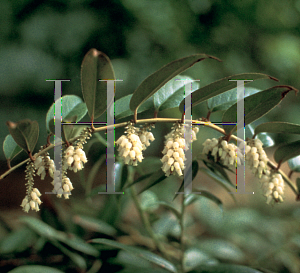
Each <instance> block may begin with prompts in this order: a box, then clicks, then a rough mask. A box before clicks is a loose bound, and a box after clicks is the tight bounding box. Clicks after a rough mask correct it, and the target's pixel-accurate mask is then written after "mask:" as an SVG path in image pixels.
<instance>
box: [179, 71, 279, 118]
mask: <svg viewBox="0 0 300 273" xmlns="http://www.w3.org/2000/svg"><path fill="white" fill-rule="evenodd" d="M239 79H241V80H245V79H249V80H253V81H255V80H259V79H272V80H275V81H278V80H277V79H275V78H273V77H271V76H269V75H265V74H261V73H243V74H237V75H233V76H229V77H226V78H223V79H220V80H218V81H215V82H213V83H210V84H208V85H206V86H204V87H201V88H199V89H198V90H196V91H195V92H193V105H192V106H193V107H194V106H196V105H197V104H199V103H201V102H203V101H206V100H208V99H210V98H212V97H214V96H217V95H219V94H222V93H224V92H226V91H229V90H231V89H233V88H235V87H237V82H236V81H229V80H239ZM247 83H249V82H245V84H247ZM179 110H180V112H181V113H183V112H184V100H183V101H182V102H181V103H180V105H179Z"/></svg>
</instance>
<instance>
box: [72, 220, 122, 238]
mask: <svg viewBox="0 0 300 273" xmlns="http://www.w3.org/2000/svg"><path fill="white" fill-rule="evenodd" d="M73 221H74V223H75V224H77V225H79V226H81V227H82V228H84V229H86V230H90V231H94V232H99V233H102V234H106V235H109V236H115V235H116V234H117V230H116V229H115V228H114V227H113V226H111V225H109V224H107V223H106V222H104V221H102V220H100V219H97V218H92V217H89V216H85V215H75V216H74V217H73Z"/></svg>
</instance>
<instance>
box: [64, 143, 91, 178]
mask: <svg viewBox="0 0 300 273" xmlns="http://www.w3.org/2000/svg"><path fill="white" fill-rule="evenodd" d="M86 162H87V158H86V155H85V152H84V151H83V150H82V149H81V148H79V147H76V148H75V147H74V146H69V147H68V148H67V149H66V150H65V155H64V168H65V169H69V170H72V171H74V172H75V173H76V172H77V171H80V170H82V169H83V166H84V165H83V163H86Z"/></svg>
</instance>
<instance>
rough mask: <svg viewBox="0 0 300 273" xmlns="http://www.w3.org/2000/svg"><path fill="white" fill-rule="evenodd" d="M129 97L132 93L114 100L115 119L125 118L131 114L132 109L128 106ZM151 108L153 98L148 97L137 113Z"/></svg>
mask: <svg viewBox="0 0 300 273" xmlns="http://www.w3.org/2000/svg"><path fill="white" fill-rule="evenodd" d="M131 98H132V94H130V95H127V96H125V97H123V98H120V99H118V100H117V101H116V102H115V119H120V118H125V117H128V116H132V115H133V111H131V110H130V107H129V104H130V100H131ZM152 108H154V107H153V99H152V98H149V99H148V100H147V101H145V103H143V104H142V105H141V107H140V108H139V109H138V113H142V112H144V111H147V110H149V109H152Z"/></svg>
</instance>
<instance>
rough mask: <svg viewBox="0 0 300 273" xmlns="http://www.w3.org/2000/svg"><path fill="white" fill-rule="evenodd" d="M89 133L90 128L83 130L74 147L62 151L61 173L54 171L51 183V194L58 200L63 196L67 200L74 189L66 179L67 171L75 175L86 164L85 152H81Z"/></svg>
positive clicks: (89, 135)
mask: <svg viewBox="0 0 300 273" xmlns="http://www.w3.org/2000/svg"><path fill="white" fill-rule="evenodd" d="M91 132H92V130H91V128H85V129H83V130H82V132H81V133H80V136H79V138H78V139H77V141H76V142H75V143H74V146H73V145H70V146H69V147H67V149H66V150H65V151H64V155H63V164H62V169H61V172H60V171H56V172H55V173H54V179H53V181H52V183H51V184H52V185H53V186H54V188H53V190H52V192H54V193H56V194H57V197H58V198H61V197H62V195H63V196H64V198H65V199H69V195H70V194H71V191H72V190H73V189H74V188H73V185H72V183H71V181H70V179H69V178H68V177H67V171H68V170H72V171H74V172H75V173H76V172H77V171H80V170H82V169H83V167H84V163H86V162H87V158H86V155H85V152H84V151H83V144H85V143H86V140H87V139H89V138H90V137H91V135H92V134H91Z"/></svg>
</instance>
